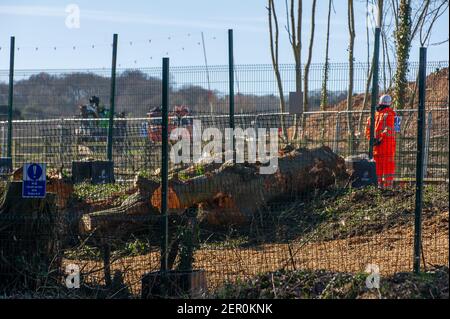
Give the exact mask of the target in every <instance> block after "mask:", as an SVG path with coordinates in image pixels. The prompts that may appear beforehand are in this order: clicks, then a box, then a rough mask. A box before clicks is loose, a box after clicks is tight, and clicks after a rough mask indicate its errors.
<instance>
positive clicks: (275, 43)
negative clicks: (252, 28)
mask: <svg viewBox="0 0 450 319" xmlns="http://www.w3.org/2000/svg"><path fill="white" fill-rule="evenodd" d="M267 11H268V19H269V38H270V55H271V57H272V66H273V70H274V72H275V77H276V79H277V86H278V92H279V94H280V112H281V113H284V112H285V110H286V100H285V98H284V91H283V83H282V80H281V74H280V68H279V64H278V61H279V60H278V50H279V28H278V19H277V13H276V11H275V5H274V1H273V0H268V6H267ZM273 26H275V35H274V32H273V29H274V28H273ZM281 131H282V136H283V138H284V139H285V140H287V133H286V130H285V127H284V119H283V118H282V119H281Z"/></svg>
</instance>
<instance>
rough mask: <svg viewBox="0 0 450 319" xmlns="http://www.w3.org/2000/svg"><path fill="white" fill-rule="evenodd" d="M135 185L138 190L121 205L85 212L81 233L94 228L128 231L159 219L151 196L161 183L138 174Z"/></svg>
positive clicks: (110, 231)
mask: <svg viewBox="0 0 450 319" xmlns="http://www.w3.org/2000/svg"><path fill="white" fill-rule="evenodd" d="M135 187H136V189H137V191H136V192H135V193H134V194H132V195H130V196H129V197H128V198H127V199H125V200H124V201H123V203H122V205H120V206H119V207H113V208H110V209H106V210H102V211H97V212H93V213H89V214H84V215H83V216H82V217H81V220H80V223H79V230H80V233H81V234H87V233H90V232H92V231H94V230H98V231H99V232H101V233H105V232H106V233H112V232H115V231H119V229H120V231H126V230H130V229H133V228H135V227H139V226H141V225H142V224H145V223H147V222H151V221H152V220H157V219H158V218H159V217H158V211H157V210H155V209H154V207H152V205H151V204H150V196H151V194H152V193H153V192H154V191H155V189H157V188H158V187H159V183H158V182H157V181H156V180H152V179H147V178H144V177H142V176H137V177H136V180H135Z"/></svg>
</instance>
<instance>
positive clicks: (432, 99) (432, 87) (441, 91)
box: [329, 67, 449, 111]
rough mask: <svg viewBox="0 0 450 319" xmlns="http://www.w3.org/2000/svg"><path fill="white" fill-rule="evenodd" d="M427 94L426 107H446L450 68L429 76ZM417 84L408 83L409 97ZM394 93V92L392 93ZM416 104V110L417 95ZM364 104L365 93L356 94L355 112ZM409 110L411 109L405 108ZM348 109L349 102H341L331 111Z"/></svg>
mask: <svg viewBox="0 0 450 319" xmlns="http://www.w3.org/2000/svg"><path fill="white" fill-rule="evenodd" d="M426 83H427V85H426V87H427V93H426V107H427V108H428V109H430V108H437V107H445V106H447V102H448V89H449V87H448V67H447V68H442V69H437V70H435V71H434V72H432V73H430V74H429V75H428V76H427V81H426ZM414 88H415V82H409V83H408V90H409V92H408V93H409V95H410V96H411V95H412V94H413V92H414ZM390 93H392V92H390ZM370 98H371V96H370V91H369V96H368V104H367V105H366V109H367V108H368V106H369V105H370ZM415 98H416V100H415V101H416V103H415V105H414V108H416V107H417V98H418V94H417V93H416V97H415ZM363 103H364V93H362V94H356V95H354V96H353V106H352V108H353V110H361V108H362V106H363ZM405 108H409V107H405ZM346 109H347V101H346V100H344V101H341V102H339V103H338V104H336V105H330V106H329V110H333V111H345V110H346Z"/></svg>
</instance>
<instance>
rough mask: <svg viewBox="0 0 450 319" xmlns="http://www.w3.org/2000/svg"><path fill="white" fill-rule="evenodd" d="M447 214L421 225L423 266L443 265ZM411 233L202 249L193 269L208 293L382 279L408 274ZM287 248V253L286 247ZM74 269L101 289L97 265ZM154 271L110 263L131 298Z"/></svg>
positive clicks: (155, 256) (136, 262)
mask: <svg viewBox="0 0 450 319" xmlns="http://www.w3.org/2000/svg"><path fill="white" fill-rule="evenodd" d="M448 218H449V213H448V211H447V212H442V213H439V214H437V215H434V216H432V217H430V218H427V219H426V220H424V223H423V248H424V257H425V261H426V266H430V265H448V261H449V220H448ZM413 232H414V228H413V226H412V225H411V224H408V225H402V226H397V227H393V228H390V229H388V230H385V231H383V232H381V233H378V234H375V235H370V236H354V237H350V238H345V239H337V240H327V241H310V242H308V241H306V240H305V239H304V238H303V239H302V238H300V239H299V240H297V241H296V242H295V243H291V244H290V245H288V244H264V245H259V246H254V247H249V248H242V247H231V248H223V249H220V248H208V249H206V248H204V249H200V250H198V251H197V252H196V255H195V260H196V262H195V267H196V268H201V269H205V270H206V272H207V279H208V286H209V289H210V290H213V289H215V288H217V287H219V286H220V285H222V284H223V283H224V282H226V281H235V280H237V279H240V280H242V279H247V278H250V277H252V276H254V275H256V274H260V273H263V272H268V271H275V270H278V269H280V268H286V269H293V268H294V267H295V268H296V269H327V270H329V271H338V272H351V273H358V272H363V271H364V270H365V268H366V266H367V265H368V264H377V265H378V266H379V267H380V272H381V274H382V275H391V274H394V273H397V272H401V271H410V270H411V269H412V261H413V257H412V253H413V250H412V247H413ZM289 246H290V247H289ZM74 262H75V263H77V264H78V265H79V266H80V268H81V269H82V272H83V273H88V272H91V271H95V270H96V272H95V273H92V274H90V275H88V276H86V277H85V278H84V280H85V282H90V281H94V282H97V283H102V278H103V272H102V263H101V262H95V261H79V260H78V261H74V260H65V261H64V263H65V264H67V263H74ZM158 268H159V252H152V253H149V254H146V255H142V256H137V257H125V258H121V259H119V260H116V261H114V262H113V263H112V266H111V269H112V273H114V272H115V271H120V272H121V273H122V274H123V278H124V282H125V284H127V285H128V286H129V287H131V292H132V293H133V294H136V295H138V294H139V293H140V278H141V276H142V275H143V274H144V273H145V272H147V271H155V270H158Z"/></svg>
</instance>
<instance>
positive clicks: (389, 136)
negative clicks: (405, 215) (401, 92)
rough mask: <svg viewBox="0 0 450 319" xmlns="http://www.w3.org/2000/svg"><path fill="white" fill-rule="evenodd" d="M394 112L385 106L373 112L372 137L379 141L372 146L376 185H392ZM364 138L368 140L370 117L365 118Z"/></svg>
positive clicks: (393, 173) (393, 169)
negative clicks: (376, 178)
mask: <svg viewBox="0 0 450 319" xmlns="http://www.w3.org/2000/svg"><path fill="white" fill-rule="evenodd" d="M395 115H396V114H395V112H394V111H393V110H392V109H391V108H389V107H386V108H384V109H382V110H380V111H377V112H376V114H375V134H374V137H375V138H376V139H378V140H379V141H380V144H379V145H376V146H375V145H374V147H373V158H374V160H375V163H376V171H377V177H378V185H379V186H382V187H392V186H393V181H394V175H395V144H396V141H395V128H394V123H395ZM366 138H367V139H368V140H370V117H369V118H368V119H367V125H366Z"/></svg>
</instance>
